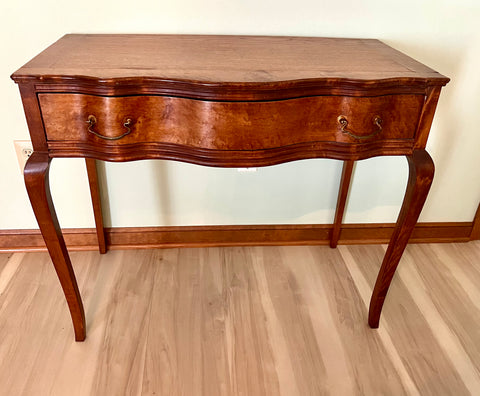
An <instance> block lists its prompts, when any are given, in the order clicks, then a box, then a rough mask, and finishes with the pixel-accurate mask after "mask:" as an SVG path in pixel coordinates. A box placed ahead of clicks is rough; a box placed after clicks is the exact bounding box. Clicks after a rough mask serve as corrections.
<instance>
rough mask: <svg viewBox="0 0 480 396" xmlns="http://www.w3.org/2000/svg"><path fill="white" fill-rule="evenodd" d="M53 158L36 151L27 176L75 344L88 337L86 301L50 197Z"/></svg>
mask: <svg viewBox="0 0 480 396" xmlns="http://www.w3.org/2000/svg"><path fill="white" fill-rule="evenodd" d="M49 167H50V158H49V156H48V154H47V153H39V152H35V151H34V152H33V154H32V155H31V156H30V158H29V159H28V161H27V163H26V165H25V169H24V171H23V175H24V177H25V185H26V187H27V192H28V196H29V198H30V202H31V204H32V208H33V212H34V213H35V217H36V218H37V221H38V225H39V226H40V231H41V232H42V236H43V239H44V240H45V244H46V245H47V249H48V252H49V253H50V257H51V258H52V262H53V265H54V266H55V271H56V272H57V275H58V279H59V280H60V284H61V285H62V288H63V292H64V294H65V298H66V300H67V304H68V308H69V309H70V314H71V315H72V320H73V327H74V330H75V341H83V340H84V339H85V336H86V331H85V313H84V311H83V304H82V298H81V296H80V292H79V291H78V286H77V281H76V279H75V273H74V272H73V268H72V264H71V262H70V257H69V256H68V252H67V248H66V247H65V241H64V240H63V235H62V231H61V229H60V225H59V224H58V219H57V215H56V213H55V208H54V206H53V202H52V196H51V194H50V186H49V180H48V171H49Z"/></svg>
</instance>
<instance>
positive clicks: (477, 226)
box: [470, 204, 480, 241]
mask: <svg viewBox="0 0 480 396" xmlns="http://www.w3.org/2000/svg"><path fill="white" fill-rule="evenodd" d="M470 239H471V240H472V241H474V240H477V239H480V204H478V208H477V212H476V213H475V217H474V218H473V225H472V232H471V233H470Z"/></svg>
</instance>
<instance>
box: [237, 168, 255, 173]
mask: <svg viewBox="0 0 480 396" xmlns="http://www.w3.org/2000/svg"><path fill="white" fill-rule="evenodd" d="M237 171H239V172H256V171H257V168H237Z"/></svg>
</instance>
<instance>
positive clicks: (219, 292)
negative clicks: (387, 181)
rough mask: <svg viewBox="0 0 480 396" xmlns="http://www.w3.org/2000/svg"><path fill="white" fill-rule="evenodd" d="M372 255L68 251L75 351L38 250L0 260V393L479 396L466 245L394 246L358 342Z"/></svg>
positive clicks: (477, 279)
mask: <svg viewBox="0 0 480 396" xmlns="http://www.w3.org/2000/svg"><path fill="white" fill-rule="evenodd" d="M384 252H385V250H384V247H383V246H380V245H377V246H373V245H369V246H339V248H338V249H330V248H329V247H327V246H315V247H310V246H302V247H301V246H295V247H283V246H282V247H242V248H239V247H235V248H202V249H162V250H154V249H150V250H130V251H118V250H116V251H109V253H108V254H107V255H99V254H98V253H97V252H74V253H72V255H71V256H72V262H73V265H74V267H75V270H76V273H77V277H78V280H79V283H80V284H81V285H82V288H81V291H82V295H83V298H84V301H85V306H86V308H87V311H86V313H87V319H88V323H89V335H88V339H87V342H85V343H83V344H82V345H75V344H74V343H72V340H71V337H70V332H69V331H68V328H65V321H66V320H67V319H68V318H67V313H66V312H65V309H64V299H63V296H62V293H61V291H60V290H59V288H58V287H57V286H58V285H57V279H56V278H55V274H54V271H53V270H52V268H51V264H50V260H49V256H48V254H45V253H29V254H23V253H16V254H3V255H2V254H0V339H1V340H2V342H1V344H0V383H1V384H2V388H1V392H0V393H2V394H5V395H49V396H65V395H68V396H85V395H89V396H105V395H123V394H128V395H131V396H137V395H138V396H140V395H172V396H177V395H185V396H196V395H205V396H207V395H208V396H217V395H222V396H234V395H235V396H238V395H254V396H257V395H262V396H264V395H265V396H266V395H275V396H307V395H308V396H310V395H311V396H313V395H315V396H317V395H331V396H352V395H395V396H403V395H409V396H412V395H422V396H423V395H432V396H434V395H435V396H436V395H457V396H463V395H465V396H466V395H477V394H479V393H480V378H479V373H480V332H479V331H478V329H479V328H480V241H475V242H469V243H462V244H422V245H409V246H408V247H407V249H406V251H405V255H404V259H403V260H402V265H400V266H399V268H398V271H397V274H396V281H395V282H393V283H392V286H391V290H390V291H389V296H390V297H389V303H388V304H387V305H385V308H384V312H383V314H382V326H381V328H380V329H379V330H378V331H370V330H369V328H368V326H366V324H365V323H364V321H363V318H364V317H365V314H366V311H367V308H368V302H369V298H370V293H371V288H372V287H373V285H374V283H375V277H376V274H377V272H378V268H379V262H380V260H381V258H382V256H383V254H384ZM319 312H321V314H319ZM45 315H48V320H45Z"/></svg>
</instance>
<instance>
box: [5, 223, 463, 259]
mask: <svg viewBox="0 0 480 396" xmlns="http://www.w3.org/2000/svg"><path fill="white" fill-rule="evenodd" d="M331 228H332V225H331V224H285V225H281V224H279V225H272V224H264V225H241V226H238V225H236V226H231V225H222V226H167V227H115V228H106V229H105V237H106V240H107V245H108V248H109V249H137V248H140V249H147V248H171V247H206V246H252V245H255V246H257V245H258V246H261V245H275V246H281V245H328V244H329V243H330V230H331ZM394 229H395V224H390V223H388V224H387V223H385V224H375V223H368V224H343V226H342V233H341V237H340V239H339V243H341V244H343V245H358V244H385V243H388V242H389V241H390V238H391V236H392V235H393V230H394ZM471 230H472V222H450V223H418V224H417V225H416V226H415V228H414V230H413V233H412V236H411V237H410V240H409V241H408V243H452V242H468V241H470V233H471ZM62 233H63V235H64V238H65V243H66V245H67V247H68V250H96V249H98V240H97V233H96V229H95V228H73V229H63V230H62ZM12 251H16V252H20V251H21V252H31V251H46V247H45V242H44V240H43V238H42V235H41V233H40V231H39V230H0V252H12Z"/></svg>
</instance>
